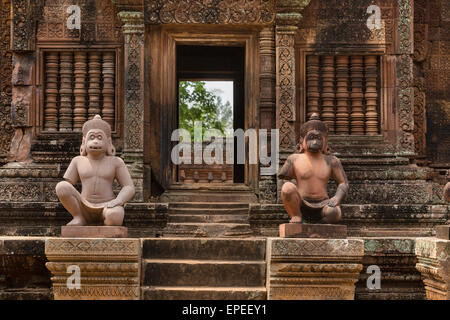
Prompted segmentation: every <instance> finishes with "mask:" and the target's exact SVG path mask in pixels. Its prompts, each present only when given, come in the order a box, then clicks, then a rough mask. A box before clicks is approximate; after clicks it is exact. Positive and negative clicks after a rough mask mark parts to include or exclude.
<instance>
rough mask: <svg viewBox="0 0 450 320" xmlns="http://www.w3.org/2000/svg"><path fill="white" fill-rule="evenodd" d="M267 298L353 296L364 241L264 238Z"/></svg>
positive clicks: (344, 298)
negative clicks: (266, 259)
mask: <svg viewBox="0 0 450 320" xmlns="http://www.w3.org/2000/svg"><path fill="white" fill-rule="evenodd" d="M267 243H268V244H267V256H268V259H269V265H268V281H267V282H268V292H267V298H268V299H269V300H353V299H354V298H355V283H356V282H357V281H358V276H359V274H360V272H361V271H362V264H361V262H362V258H363V255H364V241H362V240H357V239H281V238H269V239H268V242H267Z"/></svg>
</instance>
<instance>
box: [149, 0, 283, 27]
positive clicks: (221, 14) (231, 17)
mask: <svg viewBox="0 0 450 320" xmlns="http://www.w3.org/2000/svg"><path fill="white" fill-rule="evenodd" d="M274 18H275V0H181V1H178V0H169V1H165V0H149V1H145V23H146V24H161V23H165V24H172V23H182V24H200V23H203V24H261V23H271V22H273V21H274Z"/></svg>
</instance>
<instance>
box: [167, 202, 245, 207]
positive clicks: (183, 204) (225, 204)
mask: <svg viewBox="0 0 450 320" xmlns="http://www.w3.org/2000/svg"><path fill="white" fill-rule="evenodd" d="M248 206H249V205H248V203H240V202H170V203H169V209H172V208H177V209H178V208H179V209H187V208H194V209H198V208H203V209H248Z"/></svg>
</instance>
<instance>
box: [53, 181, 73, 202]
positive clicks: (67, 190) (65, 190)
mask: <svg viewBox="0 0 450 320" xmlns="http://www.w3.org/2000/svg"><path fill="white" fill-rule="evenodd" d="M55 189H56V190H55V191H56V195H57V196H58V198H61V197H63V198H64V197H67V196H70V195H72V193H73V186H72V185H71V184H70V183H69V182H67V181H61V182H58V184H57V185H56V188H55Z"/></svg>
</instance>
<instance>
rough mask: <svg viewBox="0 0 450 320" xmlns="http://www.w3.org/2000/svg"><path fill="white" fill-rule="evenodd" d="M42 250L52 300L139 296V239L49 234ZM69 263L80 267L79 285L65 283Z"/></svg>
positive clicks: (135, 298) (136, 297) (71, 273)
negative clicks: (60, 236)
mask: <svg viewBox="0 0 450 320" xmlns="http://www.w3.org/2000/svg"><path fill="white" fill-rule="evenodd" d="M45 254H46V256H47V259H48V260H49V262H47V264H46V267H47V269H49V270H50V271H51V272H52V274H53V277H52V279H51V280H52V283H53V293H54V297H55V300H138V299H139V273H140V268H139V263H140V240H139V239H93V238H90V239H87V238H84V239H81V238H78V239H77V238H70V239H69V238H50V239H47V240H46V241H45ZM70 266H76V267H78V268H79V270H80V286H79V288H72V289H71V288H69V286H68V282H69V283H70V284H74V281H72V279H73V278H71V279H69V281H68V277H70V276H72V275H73V274H74V271H73V267H72V271H71V272H69V273H68V270H71V269H69V267H70Z"/></svg>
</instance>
